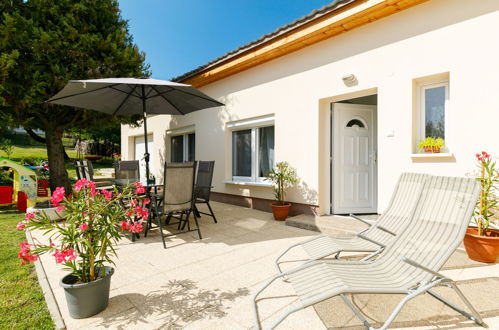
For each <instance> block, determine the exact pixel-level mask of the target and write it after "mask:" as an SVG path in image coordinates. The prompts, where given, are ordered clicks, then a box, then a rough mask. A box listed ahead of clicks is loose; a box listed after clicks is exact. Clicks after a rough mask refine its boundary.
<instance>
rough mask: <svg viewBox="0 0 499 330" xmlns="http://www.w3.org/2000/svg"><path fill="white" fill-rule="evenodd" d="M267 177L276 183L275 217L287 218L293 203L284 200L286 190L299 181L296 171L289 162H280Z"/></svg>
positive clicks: (277, 218)
mask: <svg viewBox="0 0 499 330" xmlns="http://www.w3.org/2000/svg"><path fill="white" fill-rule="evenodd" d="M267 179H268V180H270V181H272V183H273V184H274V196H275V199H276V202H275V203H272V213H273V214H274V219H276V220H281V221H282V220H285V219H286V218H287V217H288V214H289V208H290V206H291V203H288V202H285V201H284V191H285V189H287V188H289V187H290V186H291V185H293V184H295V183H297V182H298V178H297V177H296V171H295V170H294V169H293V168H292V167H290V166H289V164H288V163H287V162H279V163H277V164H275V167H274V168H273V169H271V170H270V171H269V172H268V173H267Z"/></svg>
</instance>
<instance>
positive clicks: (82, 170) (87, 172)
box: [73, 159, 113, 189]
mask: <svg viewBox="0 0 499 330" xmlns="http://www.w3.org/2000/svg"><path fill="white" fill-rule="evenodd" d="M73 164H74V167H75V169H76V177H77V178H78V180H80V179H87V180H89V181H94V182H95V184H96V185H97V188H98V189H109V188H112V186H113V184H112V182H110V181H109V180H107V179H95V178H94V167H93V165H92V162H91V161H90V160H88V159H80V160H75V161H74V163H73Z"/></svg>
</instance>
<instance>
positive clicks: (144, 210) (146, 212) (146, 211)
mask: <svg viewBox="0 0 499 330" xmlns="http://www.w3.org/2000/svg"><path fill="white" fill-rule="evenodd" d="M140 216H141V217H142V220H147V218H148V217H149V210H148V209H146V208H143V209H142V214H141V215H140Z"/></svg>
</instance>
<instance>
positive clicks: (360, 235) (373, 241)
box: [356, 233, 386, 248]
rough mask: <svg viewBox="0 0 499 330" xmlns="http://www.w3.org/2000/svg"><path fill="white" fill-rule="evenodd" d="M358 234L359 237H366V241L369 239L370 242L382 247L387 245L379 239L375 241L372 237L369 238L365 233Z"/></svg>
mask: <svg viewBox="0 0 499 330" xmlns="http://www.w3.org/2000/svg"><path fill="white" fill-rule="evenodd" d="M356 236H357V237H359V238H362V239H365V240H366V241H369V242H371V243H373V244H376V245H379V246H381V247H382V248H385V247H386V245H385V244H382V243H380V242H377V241H375V240H373V239H371V238H369V237H367V236H364V235H362V234H360V233H358V234H356Z"/></svg>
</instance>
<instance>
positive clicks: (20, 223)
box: [16, 222, 25, 230]
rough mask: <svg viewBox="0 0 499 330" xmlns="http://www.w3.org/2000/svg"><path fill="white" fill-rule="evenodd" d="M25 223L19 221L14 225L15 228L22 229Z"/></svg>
mask: <svg viewBox="0 0 499 330" xmlns="http://www.w3.org/2000/svg"><path fill="white" fill-rule="evenodd" d="M24 227H25V224H24V223H23V222H19V223H18V224H17V225H16V228H17V230H24Z"/></svg>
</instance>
